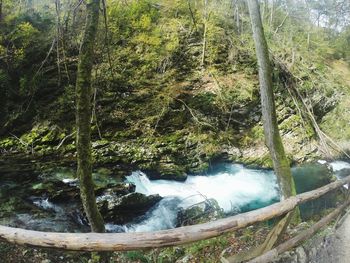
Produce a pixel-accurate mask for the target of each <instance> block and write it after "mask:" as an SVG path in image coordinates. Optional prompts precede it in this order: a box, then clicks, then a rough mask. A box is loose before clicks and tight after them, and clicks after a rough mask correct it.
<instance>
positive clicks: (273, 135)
mask: <svg viewBox="0 0 350 263" xmlns="http://www.w3.org/2000/svg"><path fill="white" fill-rule="evenodd" d="M248 7H249V13H250V18H251V22H252V29H253V38H254V42H255V48H256V55H257V60H258V66H259V83H260V95H261V107H262V116H263V125H264V133H265V142H266V145H267V147H268V149H269V151H270V154H271V158H272V162H273V168H274V171H275V173H276V176H277V179H278V183H279V186H280V189H281V193H282V199H285V198H287V197H290V196H293V195H295V194H296V191H295V185H294V180H293V177H292V173H291V169H290V166H289V161H288V159H287V157H286V154H285V151H284V147H283V144H282V139H281V136H280V133H279V130H278V124H277V117H276V109H275V99H274V94H273V83H272V68H271V64H270V61H269V51H268V46H267V42H266V39H265V35H264V30H263V26H262V22H261V17H260V11H259V4H258V2H257V0H248Z"/></svg>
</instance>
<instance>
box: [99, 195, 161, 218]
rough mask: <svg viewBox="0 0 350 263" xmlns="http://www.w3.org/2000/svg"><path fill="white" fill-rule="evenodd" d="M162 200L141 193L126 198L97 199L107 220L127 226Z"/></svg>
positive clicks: (125, 196) (111, 196)
mask: <svg viewBox="0 0 350 263" xmlns="http://www.w3.org/2000/svg"><path fill="white" fill-rule="evenodd" d="M161 199H162V197H161V196H159V195H149V196H146V195H144V194H141V193H130V194H127V195H124V196H116V195H104V196H100V197H98V198H97V205H98V207H99V209H100V211H101V214H102V215H103V217H104V219H105V220H107V221H112V222H113V223H115V224H125V223H127V222H130V221H132V220H133V219H135V218H136V217H138V216H141V215H143V214H145V213H146V212H147V211H148V210H149V209H150V208H151V207H152V206H154V205H155V204H156V203H158V202H159V201H160V200H161Z"/></svg>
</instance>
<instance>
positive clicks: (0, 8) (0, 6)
mask: <svg viewBox="0 0 350 263" xmlns="http://www.w3.org/2000/svg"><path fill="white" fill-rule="evenodd" d="M1 21H2V0H0V22H1Z"/></svg>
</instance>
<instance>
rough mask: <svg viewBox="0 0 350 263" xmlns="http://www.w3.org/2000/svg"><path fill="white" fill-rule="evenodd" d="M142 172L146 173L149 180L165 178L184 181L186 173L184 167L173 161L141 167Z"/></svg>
mask: <svg viewBox="0 0 350 263" xmlns="http://www.w3.org/2000/svg"><path fill="white" fill-rule="evenodd" d="M142 172H144V173H146V174H147V177H148V178H149V179H151V180H157V179H165V180H176V181H185V180H186V179H187V174H186V172H185V169H184V168H183V167H181V166H179V165H176V164H175V163H172V162H169V163H165V162H162V163H159V164H158V166H157V167H154V168H153V167H152V168H146V169H142Z"/></svg>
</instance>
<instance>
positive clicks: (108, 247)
mask: <svg viewBox="0 0 350 263" xmlns="http://www.w3.org/2000/svg"><path fill="white" fill-rule="evenodd" d="M348 183H350V176H348V177H346V178H344V179H342V180H338V181H335V182H333V183H330V184H328V185H325V186H323V187H320V188H318V189H316V190H313V191H309V192H305V193H302V194H299V195H297V196H293V197H291V198H288V199H286V200H283V201H281V202H278V203H275V204H273V205H270V206H267V207H264V208H261V209H257V210H254V211H251V212H247V213H243V214H239V215H235V216H231V217H227V218H224V219H219V220H216V221H213V222H208V223H204V224H198V225H192V226H184V227H179V228H174V229H169V230H161V231H155V232H143V233H53V232H41V231H32V230H25V229H19V228H12V227H6V226H0V240H2V241H6V242H10V243H15V244H19V245H30V246H36V247H45V248H59V249H66V250H79V251H126V250H135V249H144V248H159V247H166V246H173V245H181V244H186V243H191V242H194V241H198V240H203V239H208V238H212V237H217V236H219V235H221V234H223V233H226V232H229V231H233V230H237V229H240V228H244V227H246V226H249V225H252V224H254V223H258V222H262V221H265V220H268V219H272V218H274V217H278V216H281V215H283V214H286V213H287V212H289V211H292V210H293V209H294V208H295V207H297V206H298V205H300V204H302V203H305V202H307V201H310V200H314V199H316V198H318V197H320V196H322V195H324V194H326V193H328V192H330V191H332V190H335V189H337V188H339V187H341V186H343V185H345V184H348ZM345 205H347V204H343V208H344V207H345ZM275 252H276V251H275Z"/></svg>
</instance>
